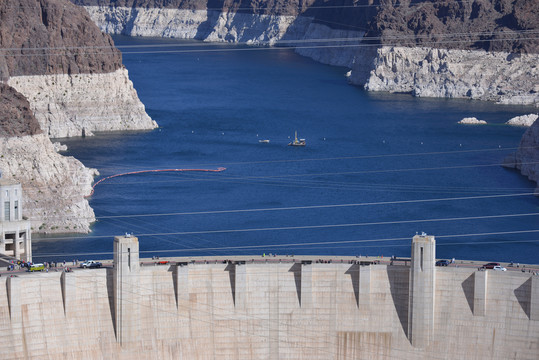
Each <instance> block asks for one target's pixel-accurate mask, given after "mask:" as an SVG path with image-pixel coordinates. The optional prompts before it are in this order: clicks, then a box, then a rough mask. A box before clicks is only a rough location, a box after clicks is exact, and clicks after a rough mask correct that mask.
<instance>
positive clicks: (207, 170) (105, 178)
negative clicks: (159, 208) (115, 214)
mask: <svg viewBox="0 0 539 360" xmlns="http://www.w3.org/2000/svg"><path fill="white" fill-rule="evenodd" d="M225 170H226V168H225V167H218V168H217V169H157V170H139V171H130V172H126V173H121V174H115V175H110V176H107V177H104V178H103V179H101V180H99V181H98V182H96V183H95V184H94V185H93V186H92V191H91V192H90V194H89V195H86V196H85V197H87V198H88V197H90V196H92V195H93V194H94V192H95V187H96V186H97V185H99V184H101V183H102V182H103V181H105V180H108V179H112V178H115V177H120V176H126V175H134V174H144V173H152V172H185V171H202V172H221V171H225Z"/></svg>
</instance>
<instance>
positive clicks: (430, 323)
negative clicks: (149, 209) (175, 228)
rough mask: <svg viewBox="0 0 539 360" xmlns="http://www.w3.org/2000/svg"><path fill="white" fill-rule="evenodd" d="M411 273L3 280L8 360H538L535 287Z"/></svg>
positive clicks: (310, 265)
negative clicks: (509, 359) (447, 359)
mask: <svg viewBox="0 0 539 360" xmlns="http://www.w3.org/2000/svg"><path fill="white" fill-rule="evenodd" d="M412 245H413V253H412V261H411V265H397V264H395V265H370V266H362V265H360V264H359V263H358V262H354V263H346V262H344V263H340V262H333V263H317V262H310V261H303V262H281V263H279V262H267V263H264V262H261V263H252V262H249V261H247V262H244V261H236V262H233V261H230V262H225V263H224V262H218V263H192V262H190V263H179V264H174V265H161V266H140V262H139V258H138V240H137V239H136V238H135V237H117V238H115V257H114V264H115V265H114V268H112V269H95V270H80V271H74V272H68V273H66V272H63V273H62V272H49V273H37V274H26V275H21V276H18V277H2V278H0V279H1V286H0V359H38V358H39V359H446V358H456V359H508V358H511V359H537V358H538V357H539V336H538V334H539V276H537V275H532V274H531V273H523V272H515V271H507V272H498V271H492V270H487V271H478V270H477V269H476V268H464V267H435V266H434V259H435V243H434V238H433V237H428V236H427V237H424V236H416V237H414V242H413V244H412Z"/></svg>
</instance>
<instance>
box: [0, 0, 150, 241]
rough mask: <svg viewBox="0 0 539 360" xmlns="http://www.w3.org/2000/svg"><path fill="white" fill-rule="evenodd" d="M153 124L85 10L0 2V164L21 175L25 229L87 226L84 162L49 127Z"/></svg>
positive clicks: (62, 2) (68, 130)
mask: <svg viewBox="0 0 539 360" xmlns="http://www.w3.org/2000/svg"><path fill="white" fill-rule="evenodd" d="M156 126H157V124H156V123H155V122H154V121H153V120H152V119H150V117H149V116H148V115H147V114H146V112H145V109H144V105H143V104H142V103H141V102H140V100H139V99H138V96H137V93H136V91H135V90H134V88H133V84H132V82H131V81H130V80H129V77H128V73H127V70H126V69H125V68H124V67H123V65H122V62H121V53H120V52H119V51H118V50H117V49H116V48H115V47H114V44H113V41H112V39H111V38H110V36H109V35H106V34H103V33H102V32H101V31H100V30H99V29H98V28H97V27H96V26H95V24H94V23H93V21H92V20H91V19H90V17H89V16H88V14H87V12H86V11H85V10H84V9H82V8H80V7H79V6H76V5H74V4H72V3H70V2H69V1H67V0H15V1H9V2H8V1H1V2H0V154H1V159H0V169H1V170H2V172H3V176H4V177H7V178H13V179H15V180H17V181H19V182H21V184H22V186H23V190H24V192H25V206H24V209H25V210H26V213H25V214H24V215H25V216H27V217H28V218H29V219H30V220H31V221H32V226H33V228H34V229H33V230H34V231H47V232H73V231H75V232H88V231H89V226H90V223H91V222H92V221H94V213H93V211H92V209H91V208H90V206H89V204H88V201H87V200H86V199H85V198H84V195H88V194H89V193H90V190H91V183H92V181H93V175H95V174H96V171H95V170H94V169H87V168H85V167H84V166H83V165H82V164H81V163H80V162H79V161H77V160H76V159H74V158H72V157H69V158H67V157H64V156H61V155H60V154H58V153H57V151H56V150H57V149H59V148H61V146H58V144H52V143H51V141H50V140H49V137H66V136H81V135H92V133H93V132H97V131H109V130H139V129H152V128H155V127H156Z"/></svg>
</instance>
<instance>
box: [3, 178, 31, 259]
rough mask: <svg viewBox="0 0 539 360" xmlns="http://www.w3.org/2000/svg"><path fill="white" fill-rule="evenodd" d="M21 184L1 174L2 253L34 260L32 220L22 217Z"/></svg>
mask: <svg viewBox="0 0 539 360" xmlns="http://www.w3.org/2000/svg"><path fill="white" fill-rule="evenodd" d="M22 203H23V202H22V187H21V184H20V183H18V182H16V181H13V180H7V179H2V178H1V174H0V204H1V206H2V208H1V211H0V254H4V255H8V256H11V257H14V258H16V259H18V260H24V261H32V238H31V231H30V220H24V219H23V217H22Z"/></svg>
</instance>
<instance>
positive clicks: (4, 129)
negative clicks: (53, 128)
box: [0, 83, 42, 137]
mask: <svg viewBox="0 0 539 360" xmlns="http://www.w3.org/2000/svg"><path fill="white" fill-rule="evenodd" d="M41 132H42V131H41V129H40V127H39V123H38V122H37V120H36V118H35V117H34V115H33V114H32V111H31V110H30V104H29V103H28V100H26V98H25V97H24V96H23V95H22V94H20V93H18V92H17V91H16V90H15V89H13V88H12V87H10V86H8V85H6V84H3V83H0V137H7V136H24V135H35V134H39V133H41Z"/></svg>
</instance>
